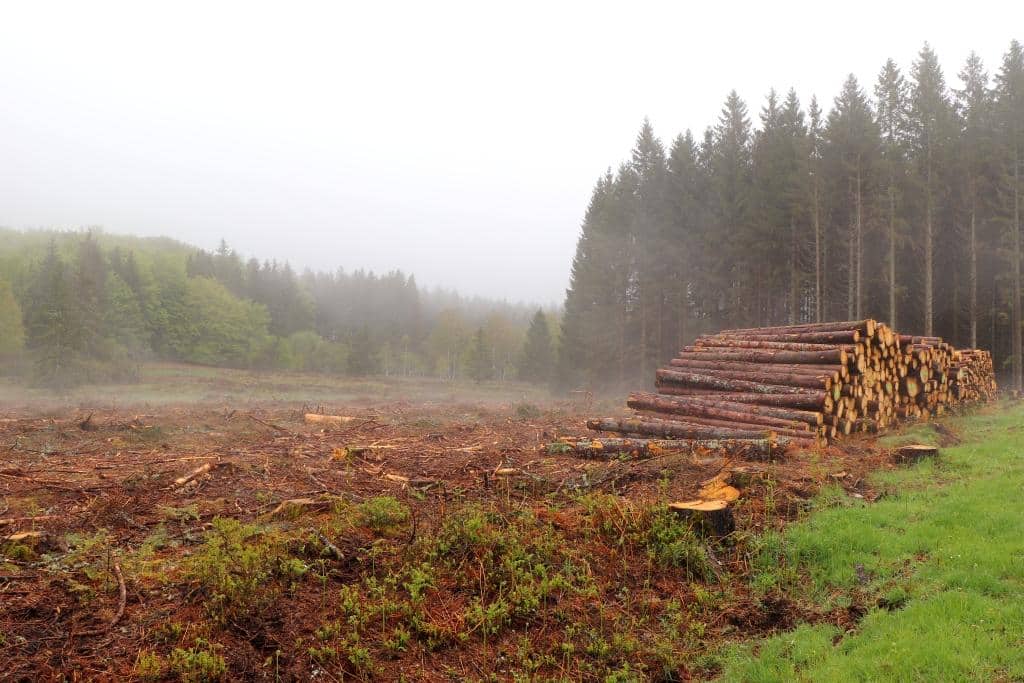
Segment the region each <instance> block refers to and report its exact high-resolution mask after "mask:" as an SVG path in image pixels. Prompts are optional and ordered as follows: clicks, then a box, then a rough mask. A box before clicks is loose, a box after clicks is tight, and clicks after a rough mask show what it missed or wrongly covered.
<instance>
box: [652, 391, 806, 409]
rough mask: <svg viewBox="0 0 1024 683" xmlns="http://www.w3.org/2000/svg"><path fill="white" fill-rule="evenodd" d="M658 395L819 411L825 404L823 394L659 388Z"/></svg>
mask: <svg viewBox="0 0 1024 683" xmlns="http://www.w3.org/2000/svg"><path fill="white" fill-rule="evenodd" d="M658 393H660V394H666V395H669V396H693V397H699V398H704V399H707V398H715V399H718V400H723V401H732V402H734V403H753V404H756V405H761V406H771V407H775V408H799V409H801V410H821V409H822V406H823V405H824V404H825V395H824V392H810V393H802V394H756V393H753V392H742V391H740V392H723V391H714V390H706V389H694V388H691V387H678V386H661V387H658Z"/></svg>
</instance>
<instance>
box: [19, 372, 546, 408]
mask: <svg viewBox="0 0 1024 683" xmlns="http://www.w3.org/2000/svg"><path fill="white" fill-rule="evenodd" d="M396 399H400V400H411V401H423V400H430V401H438V400H443V401H448V402H460V401H466V402H483V403H516V404H517V405H518V406H519V407H520V408H521V406H523V405H530V404H531V403H544V404H547V403H550V401H551V395H550V394H549V392H548V391H547V389H546V388H545V387H543V386H537V385H531V384H526V383H523V382H485V383H483V384H476V383H474V382H472V381H468V380H463V381H457V382H447V381H442V380H439V379H435V378H430V377H384V376H374V377H340V376H331V375H322V374H312V373H300V372H286V371H259V372H257V371H250V370H237V369H231V368H214V367H208V366H203V365H187V364H184V363H163V362H152V363H145V364H143V365H142V366H141V367H140V369H139V381H138V382H135V383H128V384H123V383H122V384H89V385H85V386H81V387H76V388H74V389H70V390H66V391H57V392H54V391H50V390H47V389H41V388H38V387H31V386H26V385H25V384H24V383H23V382H19V381H17V380H15V379H11V378H5V377H0V405H9V406H31V405H36V406H43V407H59V406H65V405H80V404H92V405H95V404H106V403H109V404H112V405H116V406H127V405H139V404H149V405H169V404H185V403H234V404H237V403H243V402H245V403H273V404H275V405H295V406H300V405H303V404H305V405H317V404H326V403H337V402H354V401H374V400H376V401H389V400H396ZM520 417H529V416H528V415H525V416H524V415H520Z"/></svg>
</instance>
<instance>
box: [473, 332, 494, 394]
mask: <svg viewBox="0 0 1024 683" xmlns="http://www.w3.org/2000/svg"><path fill="white" fill-rule="evenodd" d="M469 376H470V377H472V378H473V381H475V382H476V383H477V384H480V383H481V382H485V381H487V380H489V379H493V378H494V363H493V358H492V352H491V344H490V342H489V340H488V339H487V334H486V333H485V332H484V328H483V327H478V328H477V330H476V334H474V335H473V341H472V343H471V344H470V346H469Z"/></svg>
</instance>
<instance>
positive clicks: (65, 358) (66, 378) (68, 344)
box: [25, 240, 81, 386]
mask: <svg viewBox="0 0 1024 683" xmlns="http://www.w3.org/2000/svg"><path fill="white" fill-rule="evenodd" d="M26 311H27V315H26V330H25V331H26V333H27V339H28V346H29V348H30V349H31V350H32V351H33V354H34V356H35V359H34V363H33V376H34V379H35V381H36V382H37V383H39V384H43V385H49V386H62V385H65V384H69V383H73V382H76V381H79V380H80V379H81V378H80V377H78V376H77V373H76V372H75V371H74V369H75V367H76V365H77V362H78V360H79V358H78V356H77V353H76V350H75V347H76V343H77V339H78V335H79V323H78V317H77V315H76V313H77V310H76V306H75V301H74V293H73V287H72V282H71V277H70V275H69V273H68V269H67V266H66V264H65V263H64V261H63V260H62V259H61V258H60V255H59V254H58V253H57V244H56V242H55V241H53V240H51V241H50V245H49V247H48V249H47V252H46V256H45V257H44V258H43V260H42V261H41V262H40V263H39V265H38V266H37V267H36V268H35V271H34V272H33V274H32V278H31V281H30V283H29V291H28V302H27V306H26Z"/></svg>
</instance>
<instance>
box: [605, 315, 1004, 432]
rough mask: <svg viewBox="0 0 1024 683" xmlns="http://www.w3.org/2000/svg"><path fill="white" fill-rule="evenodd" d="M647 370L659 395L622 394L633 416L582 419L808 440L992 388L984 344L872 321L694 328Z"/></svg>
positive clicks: (871, 426)
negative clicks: (960, 343)
mask: <svg viewBox="0 0 1024 683" xmlns="http://www.w3.org/2000/svg"><path fill="white" fill-rule="evenodd" d="M655 380H656V386H657V391H658V393H657V394H651V393H633V394H630V396H629V399H628V401H627V405H628V406H629V407H630V408H632V409H634V411H636V416H635V417H634V418H628V419H616V418H605V419H595V420H588V422H587V426H588V427H589V428H590V429H593V430H597V431H606V432H616V433H619V434H625V435H628V436H631V437H654V438H659V439H675V440H679V439H695V440H696V439H733V440H736V439H738V440H745V439H760V440H763V439H766V438H767V439H769V440H773V441H774V440H775V439H776V438H782V439H785V440H787V441H789V442H791V443H794V444H795V445H798V446H803V447H808V446H818V445H823V444H825V443H828V442H829V441H831V440H833V439H835V438H836V437H838V436H842V435H847V434H850V433H851V432H853V431H871V432H875V431H879V430H881V429H885V428H886V427H889V426H890V425H892V424H893V423H894V422H896V421H897V420H905V419H915V418H921V417H927V416H930V415H941V414H942V413H943V412H944V411H945V410H946V409H947V408H948V407H950V406H952V405H956V404H958V403H964V402H972V401H987V400H991V399H992V398H994V397H995V393H996V382H995V374H994V371H993V367H992V357H991V355H990V354H989V353H988V352H987V351H981V350H976V349H967V350H957V349H954V348H953V347H952V346H951V345H950V344H947V343H946V342H944V341H942V339H941V338H939V337H915V336H909V335H900V334H896V333H895V332H894V331H893V330H892V329H890V328H889V327H888V326H887V325H885V324H884V323H877V322H876V321H874V320H857V321H848V322H834V323H812V324H806V325H788V326H782V327H760V328H746V329H735V330H725V331H722V332H719V333H718V334H714V335H706V336H701V337H698V338H697V339H696V341H695V342H694V343H693V345H692V346H687V347H685V348H683V350H682V352H681V353H680V354H679V355H678V356H677V357H676V358H674V359H672V361H671V362H670V364H669V365H668V366H667V367H663V368H661V369H659V370H658V371H657V374H656V377H655Z"/></svg>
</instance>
